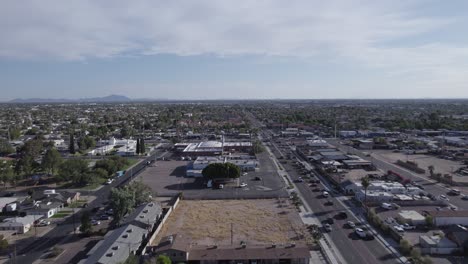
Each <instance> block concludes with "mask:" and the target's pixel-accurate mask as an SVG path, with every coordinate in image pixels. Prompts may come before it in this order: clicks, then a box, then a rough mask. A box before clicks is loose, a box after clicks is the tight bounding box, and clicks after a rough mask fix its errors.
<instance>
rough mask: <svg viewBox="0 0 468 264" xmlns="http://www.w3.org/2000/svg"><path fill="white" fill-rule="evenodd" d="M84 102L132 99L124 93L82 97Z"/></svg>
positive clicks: (128, 100) (126, 100)
mask: <svg viewBox="0 0 468 264" xmlns="http://www.w3.org/2000/svg"><path fill="white" fill-rule="evenodd" d="M80 101H82V102H104V103H105V102H130V101H132V99H130V98H128V97H126V96H123V95H115V94H113V95H109V96H105V97H95V98H85V99H80Z"/></svg>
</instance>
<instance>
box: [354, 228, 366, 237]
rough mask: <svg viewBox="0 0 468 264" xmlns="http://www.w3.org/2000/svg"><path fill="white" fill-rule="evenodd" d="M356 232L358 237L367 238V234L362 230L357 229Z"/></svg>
mask: <svg viewBox="0 0 468 264" xmlns="http://www.w3.org/2000/svg"><path fill="white" fill-rule="evenodd" d="M354 232H355V233H356V235H358V236H359V237H360V238H365V237H366V232H365V231H364V230H362V229H361V228H356V229H354Z"/></svg>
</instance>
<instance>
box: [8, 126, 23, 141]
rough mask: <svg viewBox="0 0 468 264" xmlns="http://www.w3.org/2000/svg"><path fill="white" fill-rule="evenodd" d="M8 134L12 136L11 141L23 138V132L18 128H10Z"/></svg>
mask: <svg viewBox="0 0 468 264" xmlns="http://www.w3.org/2000/svg"><path fill="white" fill-rule="evenodd" d="M8 132H9V134H10V138H9V140H15V139H17V138H19V137H20V136H21V130H20V129H19V128H17V127H10V128H9V129H8Z"/></svg>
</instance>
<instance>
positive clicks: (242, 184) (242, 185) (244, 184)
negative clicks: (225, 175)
mask: <svg viewBox="0 0 468 264" xmlns="http://www.w3.org/2000/svg"><path fill="white" fill-rule="evenodd" d="M239 187H241V188H243V187H247V183H245V182H243V183H241V184H240V185H239Z"/></svg>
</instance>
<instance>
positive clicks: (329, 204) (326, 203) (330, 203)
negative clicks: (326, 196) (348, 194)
mask: <svg viewBox="0 0 468 264" xmlns="http://www.w3.org/2000/svg"><path fill="white" fill-rule="evenodd" d="M325 205H328V206H331V205H333V201H332V200H327V201H326V202H325Z"/></svg>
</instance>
